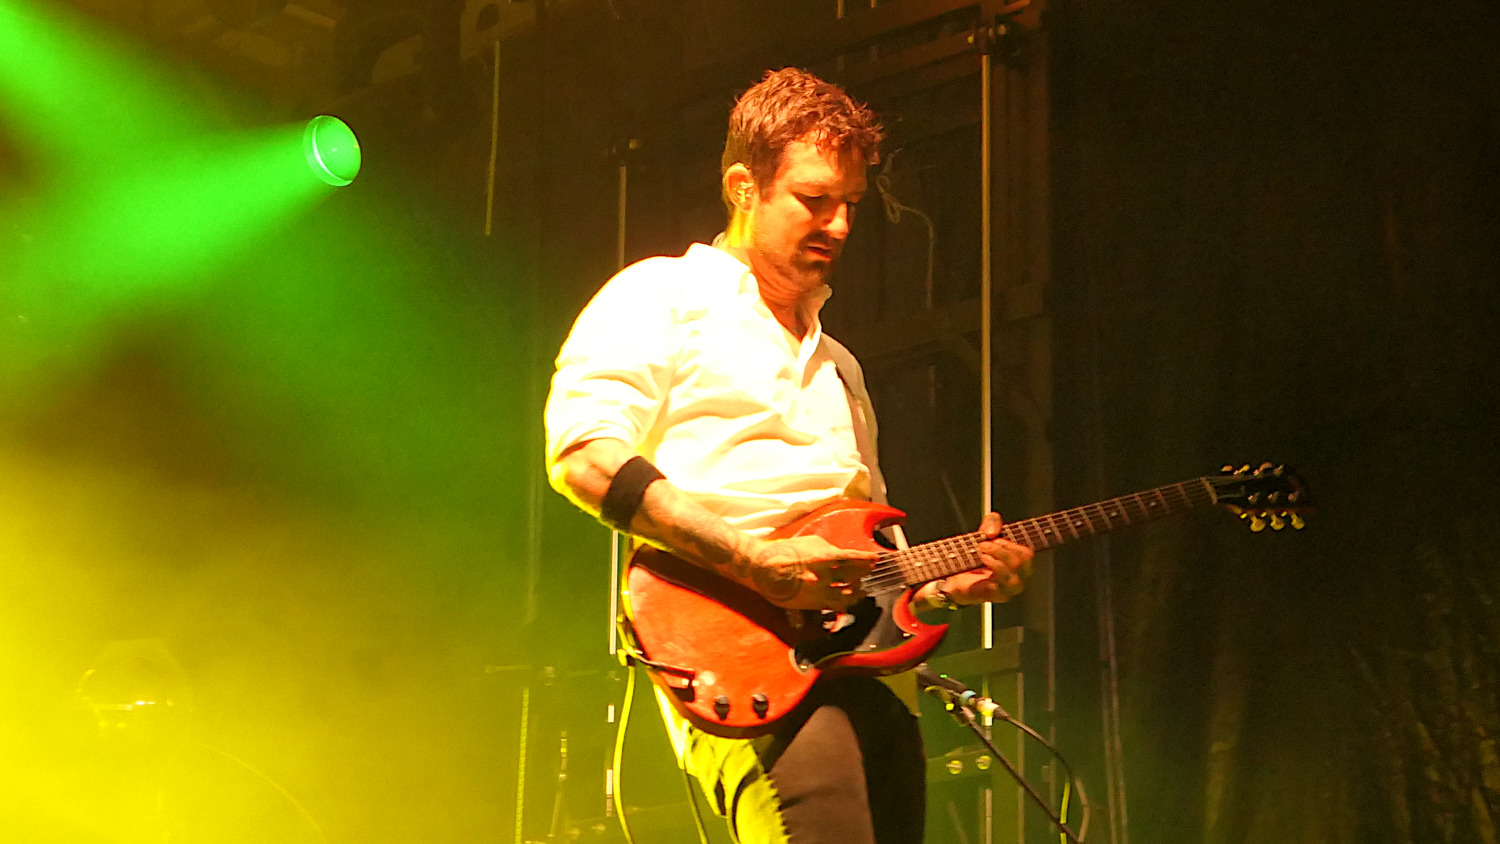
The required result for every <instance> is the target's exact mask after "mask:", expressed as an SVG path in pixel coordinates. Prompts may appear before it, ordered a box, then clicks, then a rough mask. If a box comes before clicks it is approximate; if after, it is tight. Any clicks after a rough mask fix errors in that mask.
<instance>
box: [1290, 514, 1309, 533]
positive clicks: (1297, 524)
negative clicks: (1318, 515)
mask: <svg viewBox="0 0 1500 844" xmlns="http://www.w3.org/2000/svg"><path fill="white" fill-rule="evenodd" d="M1305 527H1307V522H1306V521H1304V520H1303V518H1302V516H1300V515H1298V514H1297V513H1293V514H1292V529H1293V530H1302V529H1303V528H1305Z"/></svg>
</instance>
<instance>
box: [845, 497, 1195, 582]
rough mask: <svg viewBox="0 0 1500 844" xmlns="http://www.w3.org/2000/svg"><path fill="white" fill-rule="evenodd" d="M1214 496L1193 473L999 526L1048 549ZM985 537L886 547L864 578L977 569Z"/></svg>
mask: <svg viewBox="0 0 1500 844" xmlns="http://www.w3.org/2000/svg"><path fill="white" fill-rule="evenodd" d="M1215 500H1216V499H1215V497H1214V492H1213V485H1212V484H1211V483H1210V482H1209V479H1208V478H1195V479H1193V480H1190V481H1183V482H1181V483H1176V484H1170V485H1168V486H1161V487H1157V488H1156V489H1152V490H1147V491H1145V492H1137V493H1134V494H1132V495H1122V496H1120V497H1118V498H1111V499H1109V500H1108V501H1101V502H1099V503H1097V504H1086V505H1084V506H1082V507H1074V508H1073V509H1071V510H1062V511H1059V512H1057V513H1052V514H1050V515H1047V516H1038V517H1036V518H1033V519H1024V520H1022V521H1019V522H1011V523H1010V524H1007V525H1005V526H1003V527H1002V528H1001V529H1000V535H1001V536H1002V537H1004V538H1005V539H1009V540H1010V541H1012V542H1015V543H1017V544H1020V545H1025V546H1027V547H1028V548H1032V549H1035V550H1037V551H1046V550H1047V549H1049V548H1056V547H1057V546H1059V545H1062V544H1063V543H1065V542H1072V541H1073V540H1075V539H1083V538H1085V537H1089V536H1095V535H1098V534H1101V533H1107V532H1109V531H1112V530H1119V529H1120V528H1123V527H1127V526H1129V525H1134V524H1140V523H1142V522H1148V521H1151V520H1153V519H1159V518H1162V517H1163V516H1170V515H1174V514H1177V513H1182V512H1185V511H1187V510H1191V509H1192V508H1194V507H1202V506H1206V505H1210V504H1213V503H1214V502H1215ZM984 539H985V537H984V536H983V535H981V534H980V533H978V532H974V533H965V534H961V535H959V536H950V537H948V538H947V539H939V540H936V541H934V542H925V543H923V544H921V545H913V546H912V547H910V548H907V549H905V550H902V551H890V552H887V553H886V554H884V555H882V556H881V558H880V560H879V561H878V562H877V563H876V564H875V567H874V568H873V569H872V570H871V572H870V574H869V575H867V576H866V577H865V579H864V586H865V589H866V591H868V592H870V593H872V594H879V593H882V592H890V591H896V590H899V589H906V588H909V587H912V586H917V585H920V584H923V583H926V582H928V581H929V580H937V579H938V578H940V577H947V576H948V575H950V574H957V573H959V572H961V571H969V570H970V569H973V568H977V567H978V566H979V565H980V561H979V543H980V542H982V541H984Z"/></svg>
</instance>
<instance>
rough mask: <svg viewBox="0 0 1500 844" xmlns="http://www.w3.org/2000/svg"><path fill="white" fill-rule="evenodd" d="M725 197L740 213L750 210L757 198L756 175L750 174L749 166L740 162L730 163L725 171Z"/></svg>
mask: <svg viewBox="0 0 1500 844" xmlns="http://www.w3.org/2000/svg"><path fill="white" fill-rule="evenodd" d="M724 197H725V198H726V199H728V200H729V204H730V205H731V206H732V207H733V208H735V209H736V210H738V211H739V212H740V213H742V214H748V213H749V212H750V206H751V204H752V202H753V201H754V199H755V177H754V176H752V175H750V168H749V167H746V166H745V165H744V164H740V163H735V164H731V165H729V168H728V169H727V170H725V171H724Z"/></svg>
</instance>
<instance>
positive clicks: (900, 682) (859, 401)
mask: <svg viewBox="0 0 1500 844" xmlns="http://www.w3.org/2000/svg"><path fill="white" fill-rule="evenodd" d="M823 342H824V344H825V348H827V350H828V357H830V358H832V359H833V366H834V368H835V369H837V370H838V373H839V380H840V381H843V382H844V395H845V396H846V397H847V398H848V399H849V418H850V421H851V422H852V423H853V425H854V444H855V446H856V447H858V449H859V459H860V460H862V461H864V464H865V468H867V469H869V470H870V500H871V501H874V502H875V503H877V504H886V503H888V502H887V500H886V489H885V476H884V475H882V474H881V473H880V455H879V453H878V452H877V451H876V446H875V437H876V426H875V406H874V405H873V404H872V403H871V401H870V391H869V390H868V389H867V388H866V387H865V373H864V370H863V369H861V368H860V366H859V361H858V360H855V358H854V354H853V353H852V352H850V351H849V349H847V348H846V347H845V346H844V344H843V343H840V342H839V341H837V340H835V339H833V338H832V337H829V336H828V335H827V334H824V335H823ZM885 533H886V535H887V537H888V538H889V539H890V540H891V542H892V543H893V544H894V545H895V546H896V547H897V548H901V549H905V548H906V547H907V542H906V534H905V533H904V532H903V531H902V530H901V526H900V525H891V526H890V527H888V528H885ZM895 600H896V595H894V594H892V595H889V596H886V597H883V598H877V599H876V603H877V604H878V605H879V606H880V609H881V611H882V612H881V616H880V620H879V621H878V622H876V624H875V628H874V629H873V630H872V631H870V635H869V636H868V637H867V638H866V641H871V642H876V643H883V644H886V645H891V644H895V643H896V642H897V641H899V640H900V632H899V631H898V630H897V629H896V625H895V624H894V623H892V622H891V605H892V604H893V603H894V602H895ZM915 677H916V675H915V674H912V673H911V672H910V671H906V672H903V673H901V674H897V675H895V676H894V677H881V678H880V679H881V680H882V681H884V682H885V684H886V685H887V686H890V688H891V691H893V692H895V693H896V697H898V698H900V699H901V702H902V703H904V704H906V708H907V709H909V710H910V711H911V713H912V714H913V715H919V714H921V713H920V711H919V709H918V706H917V684H916V680H915V679H914V678H915Z"/></svg>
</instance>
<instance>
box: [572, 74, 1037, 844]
mask: <svg viewBox="0 0 1500 844" xmlns="http://www.w3.org/2000/svg"><path fill="white" fill-rule="evenodd" d="M880 140H881V130H880V127H879V126H878V124H877V123H876V121H875V118H874V115H873V114H871V113H870V111H869V110H868V109H866V108H864V107H863V106H861V105H858V104H857V103H855V102H854V101H853V100H851V99H850V98H849V97H848V95H847V94H845V93H844V92H843V91H842V90H840V89H839V88H837V87H836V86H834V85H831V84H829V83H827V82H824V81H823V80H821V79H818V78H817V77H815V76H813V75H811V74H808V73H806V72H804V71H800V70H797V69H794V68H787V69H784V70H780V71H774V72H768V73H767V74H766V75H765V77H764V79H762V80H761V81H760V82H759V83H758V84H756V85H755V86H754V87H752V88H750V89H749V90H748V91H746V92H745V93H744V94H743V95H742V96H741V97H740V99H739V100H738V102H737V103H736V104H735V107H734V110H733V112H732V113H731V115H730V119H729V133H728V138H727V140H726V143H725V149H724V157H723V162H722V189H723V198H724V201H725V204H726V206H727V207H728V211H729V225H728V229H727V231H726V232H725V233H724V235H721V237H720V238H718V239H716V241H715V245H713V246H709V245H704V244H694V245H693V246H692V247H690V248H689V249H688V251H687V252H686V253H685V254H683V255H681V256H679V257H675V258H665V257H658V258H649V259H646V260H644V261H640V262H638V263H636V264H633V265H631V266H630V267H627V268H626V269H624V270H622V271H621V272H620V273H619V274H617V275H616V276H615V277H614V278H612V279H610V280H609V282H608V283H606V284H605V285H604V287H603V288H601V289H600V290H599V292H598V293H597V294H596V295H595V296H594V298H593V300H592V301H591V302H590V303H589V305H588V306H587V307H585V309H584V310H583V312H582V313H581V314H580V315H579V317H578V319H577V321H576V322H575V324H574V326H573V330H572V332H571V334H570V335H569V337H568V339H567V341H566V342H565V343H564V344H563V346H562V349H561V351H560V352H559V354H558V358H557V372H556V374H555V375H554V377H553V381H552V390H551V394H550V396H549V397H548V402H547V409H546V425H547V463H548V473H549V477H550V479H551V482H552V485H553V486H554V487H555V488H556V489H557V490H558V491H559V492H561V493H563V494H564V495H566V496H568V497H569V498H570V499H572V500H573V501H574V502H575V503H577V504H578V505H579V506H580V507H582V508H583V509H585V510H586V511H588V512H589V513H591V514H594V515H596V516H598V517H599V518H601V520H603V521H604V522H605V523H606V524H609V525H610V526H612V527H615V528H616V529H618V530H621V531H623V532H626V533H629V534H631V535H632V536H634V537H636V538H637V539H638V540H639V541H643V542H646V543H649V544H651V545H653V546H656V547H658V548H661V549H664V550H666V551H668V552H670V553H671V554H672V555H674V556H675V557H677V558H679V559H681V560H685V561H687V562H688V563H691V564H693V565H695V566H698V567H701V568H702V569H703V570H705V571H708V572H711V573H713V574H714V575H717V576H718V577H720V578H724V579H727V580H728V581H731V582H733V583H735V584H739V585H740V586H742V587H745V588H747V589H750V590H753V591H754V592H755V593H758V594H759V595H760V596H762V597H764V598H765V600H767V601H769V602H771V603H772V604H774V605H776V606H778V607H782V608H785V609H787V610H842V609H845V608H847V607H850V606H852V605H853V604H855V603H856V602H859V601H861V600H863V599H864V597H865V596H864V593H863V591H862V589H861V586H860V582H861V579H862V578H863V577H865V576H866V575H867V574H869V573H870V571H871V567H872V565H873V564H874V562H875V560H876V559H877V557H878V555H877V554H876V553H875V552H873V551H869V550H851V549H845V548H840V547H837V546H836V545H835V544H833V543H831V542H829V541H828V540H826V539H824V538H822V537H820V536H817V535H802V536H793V537H785V538H768V537H767V534H768V533H770V532H771V531H773V530H774V529H776V528H778V527H781V526H783V525H786V524H787V523H789V522H792V521H793V520H794V519H796V518H798V517H799V516H802V515H804V514H806V513H808V512H810V511H812V510H814V509H815V508H818V507H819V506H821V505H825V504H827V503H829V502H831V501H835V500H837V499H840V498H855V499H869V498H871V497H872V496H873V495H875V494H876V493H880V492H883V490H881V489H879V487H880V485H881V481H880V480H879V478H880V475H879V471H878V467H876V466H875V465H874V464H875V456H874V453H873V452H874V448H873V441H874V425H873V416H872V413H871V411H870V409H869V400H868V397H867V396H866V395H865V394H864V389H863V384H862V378H861V377H859V376H858V373H857V372H854V373H847V372H846V373H844V374H843V376H842V377H841V373H840V366H839V365H837V364H836V360H837V359H838V353H837V352H835V351H833V349H834V347H835V346H836V344H834V343H833V341H832V340H831V339H830V338H827V337H825V336H824V335H823V334H822V328H821V324H820V322H819V320H818V313H819V310H820V309H821V307H822V304H823V302H824V301H825V300H826V299H827V298H828V296H829V295H830V293H831V291H830V289H829V287H828V282H829V279H830V277H831V275H832V272H833V268H834V265H835V264H836V262H837V260H838V257H839V253H840V251H841V249H842V247H843V244H844V240H845V238H846V237H847V236H848V234H849V227H850V225H851V224H852V223H853V218H854V211H855V206H856V205H857V204H858V202H859V201H860V199H861V198H863V197H864V195H865V193H866V190H867V183H866V179H865V170H866V166H867V165H868V164H872V163H875V162H877V161H878V146H879V142H880ZM840 351H841V349H840ZM849 360H850V361H852V359H849ZM846 366H847V364H846ZM851 382H853V383H851ZM861 441H863V442H866V443H869V445H868V446H867V447H866V449H864V451H865V452H867V453H862V450H861V448H860V443H861ZM979 530H980V533H981V534H982V535H983V536H984V537H986V538H987V539H985V541H981V542H980V543H979V555H978V560H979V562H980V563H982V566H981V567H979V568H976V569H975V570H973V571H967V572H962V573H959V574H954V575H951V576H949V577H947V578H944V579H942V580H937V581H933V582H931V583H927V584H925V585H923V586H922V587H920V589H918V590H917V592H916V594H915V595H914V596H913V605H914V606H918V607H922V608H928V607H939V606H948V607H951V606H955V605H960V604H975V603H980V602H984V601H1004V600H1008V599H1009V598H1010V597H1012V596H1013V595H1015V594H1017V593H1018V592H1020V591H1021V588H1022V585H1023V581H1024V578H1025V577H1026V575H1027V574H1028V573H1029V570H1030V565H1031V556H1032V552H1031V550H1030V549H1029V548H1026V547H1024V546H1022V545H1018V544H1016V543H1013V542H1010V541H1008V540H1004V539H1000V538H998V536H999V533H1000V517H999V516H998V515H997V514H994V513H990V514H989V515H987V516H985V518H984V520H983V522H982V524H981V526H980V529H979ZM663 712H664V713H665V714H666V716H667V718H668V729H669V732H670V733H671V734H672V736H673V740H674V743H675V744H676V745H677V749H678V755H679V759H680V760H681V761H682V764H683V765H684V767H685V768H686V769H687V770H688V772H689V773H691V774H693V775H694V776H695V777H697V778H698V780H699V781H700V783H701V784H702V785H703V788H704V791H705V793H706V794H707V795H708V797H709V799H710V802H711V803H713V805H714V806H715V809H716V810H717V811H718V812H719V813H720V814H721V815H724V816H725V817H727V818H728V819H729V823H730V829H731V831H732V833H733V834H734V836H735V838H736V840H737V841H740V842H746V844H748V842H767V844H770V842H783V841H797V842H840V843H841V844H842V842H850V843H851V844H861V843H862V842H863V843H864V844H874V842H880V844H898V842H913V843H914V842H920V841H921V838H922V833H923V815H924V810H925V766H924V755H923V752H922V746H921V738H920V734H919V733H918V731H917V727H916V723H915V719H914V718H913V717H912V716H911V714H910V713H909V712H908V711H907V709H906V707H905V706H904V705H903V704H902V703H901V702H900V701H899V700H898V699H897V698H896V697H895V696H894V694H893V693H892V692H891V691H890V690H889V689H888V688H886V686H885V685H884V684H882V683H880V682H879V681H878V680H875V679H873V678H870V677H825V678H821V679H819V680H818V681H817V682H816V683H815V684H814V685H813V687H812V690H811V692H810V693H809V694H808V696H807V699H806V701H805V702H804V704H803V705H801V706H799V707H798V708H797V709H796V711H795V713H794V714H792V715H790V716H788V717H785V718H782V719H780V720H779V721H777V722H775V723H774V725H771V729H770V731H769V732H767V733H766V734H764V735H760V736H758V737H755V738H726V737H723V736H721V735H714V734H710V733H708V732H705V731H704V730H701V729H698V728H697V727H695V726H694V725H692V724H689V723H687V722H686V721H685V720H684V719H683V718H681V717H680V716H679V715H678V714H677V713H675V712H674V711H673V710H672V709H671V708H670V707H668V706H665V705H664V706H663Z"/></svg>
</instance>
